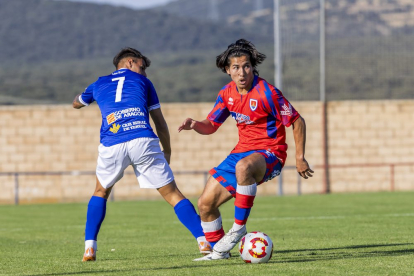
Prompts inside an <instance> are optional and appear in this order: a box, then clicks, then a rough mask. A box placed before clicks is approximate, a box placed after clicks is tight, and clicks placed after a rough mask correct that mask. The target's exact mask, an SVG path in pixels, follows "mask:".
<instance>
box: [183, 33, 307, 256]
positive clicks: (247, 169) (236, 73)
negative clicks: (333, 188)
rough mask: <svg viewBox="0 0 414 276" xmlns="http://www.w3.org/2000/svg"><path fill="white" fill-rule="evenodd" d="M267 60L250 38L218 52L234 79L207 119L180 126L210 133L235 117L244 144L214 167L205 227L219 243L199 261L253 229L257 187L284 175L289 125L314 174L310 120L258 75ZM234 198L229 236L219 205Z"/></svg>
mask: <svg viewBox="0 0 414 276" xmlns="http://www.w3.org/2000/svg"><path fill="white" fill-rule="evenodd" d="M265 58H266V56H265V55H264V54H262V53H260V52H258V51H257V50H256V48H255V46H254V45H253V44H252V43H251V42H249V41H247V40H245V39H239V40H238V41H236V43H233V44H231V45H229V46H228V48H227V50H226V51H224V52H223V53H222V54H220V55H219V56H217V60H216V65H217V67H218V68H220V69H221V70H222V71H223V72H224V73H227V74H228V75H230V77H231V79H232V81H231V82H230V83H229V84H227V85H226V86H224V87H223V88H222V90H221V91H220V93H219V95H218V97H217V100H216V103H215V105H214V108H213V110H212V111H211V112H210V114H208V116H207V119H205V120H203V121H196V120H193V119H191V118H187V119H185V120H184V122H183V123H182V124H181V125H180V126H179V128H178V131H181V130H191V129H193V130H195V131H196V132H198V133H200V134H204V135H208V134H212V133H214V132H216V131H217V129H218V128H219V127H220V126H221V125H222V124H223V123H224V121H225V120H226V119H227V118H228V117H229V116H231V117H233V119H235V120H236V123H237V128H238V131H239V142H238V143H237V145H236V147H235V148H234V149H233V150H232V151H231V153H230V155H229V156H227V158H226V159H225V160H224V161H223V162H222V163H221V164H220V165H218V166H217V167H215V168H213V169H211V170H210V174H211V177H210V178H209V180H208V182H207V185H206V187H205V189H204V191H203V193H202V195H201V197H200V198H199V200H198V209H199V212H200V216H201V225H202V227H203V231H204V233H205V235H206V238H207V241H209V242H210V244H212V245H214V247H213V252H212V253H211V254H209V255H206V256H204V257H202V258H199V259H195V261H205V260H218V259H227V258H229V256H230V254H229V252H230V250H231V249H233V248H234V246H235V245H236V244H237V243H238V242H239V241H240V239H241V238H242V237H243V236H244V235H245V234H246V233H247V230H246V222H247V219H248V217H249V214H250V210H251V208H252V206H253V202H254V199H255V196H256V191H257V186H258V185H260V184H262V183H263V182H266V181H268V180H270V179H272V178H274V177H276V176H278V175H279V174H280V172H281V170H282V168H283V166H284V164H285V161H286V157H287V155H286V150H287V144H286V133H285V127H289V126H291V125H292V127H293V136H294V140H295V144H296V168H297V171H298V173H299V174H300V175H301V176H302V177H303V178H305V179H307V178H308V177H311V176H312V173H313V171H312V170H311V169H310V168H309V165H308V162H307V161H306V159H305V141H306V125H305V121H304V120H303V118H302V117H301V116H300V115H299V113H298V112H297V111H296V110H295V109H294V108H293V106H292V105H291V104H290V103H289V101H288V100H286V98H285V97H284V96H283V94H282V92H281V91H280V90H278V89H277V88H276V87H274V86H273V85H271V84H269V83H268V82H267V81H265V80H264V79H262V78H260V77H259V76H258V75H259V74H258V71H257V69H256V66H257V65H258V64H260V63H262V62H263V60H264V59H265ZM232 197H234V198H235V202H234V205H235V218H234V224H233V227H232V228H231V229H230V231H229V232H228V233H227V234H224V231H223V226H222V219H221V215H220V211H219V207H220V206H221V205H222V204H223V203H225V202H227V201H228V200H230V199H231V198H232Z"/></svg>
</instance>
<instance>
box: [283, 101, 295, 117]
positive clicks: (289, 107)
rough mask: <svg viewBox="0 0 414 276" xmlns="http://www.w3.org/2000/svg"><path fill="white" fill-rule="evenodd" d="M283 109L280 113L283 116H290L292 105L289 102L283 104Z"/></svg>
mask: <svg viewBox="0 0 414 276" xmlns="http://www.w3.org/2000/svg"><path fill="white" fill-rule="evenodd" d="M282 108H283V110H284V111H281V112H280V114H282V115H285V116H292V113H293V112H292V106H291V105H290V104H289V106H287V105H286V104H283V106H282Z"/></svg>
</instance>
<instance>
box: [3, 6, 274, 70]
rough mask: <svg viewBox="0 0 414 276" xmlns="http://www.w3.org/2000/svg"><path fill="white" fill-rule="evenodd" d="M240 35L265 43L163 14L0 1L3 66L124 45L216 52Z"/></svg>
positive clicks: (106, 52)
mask: <svg viewBox="0 0 414 276" xmlns="http://www.w3.org/2000/svg"><path fill="white" fill-rule="evenodd" d="M241 36H248V37H250V39H256V40H257V39H260V40H263V39H264V40H265V38H263V37H261V36H259V35H256V34H254V33H253V34H249V33H245V32H244V30H243V29H242V28H237V27H223V26H221V25H220V24H214V23H209V24H206V23H201V22H198V21H197V20H194V19H188V18H179V17H177V16H174V15H170V14H167V13H165V12H161V11H152V10H138V11H137V10H132V9H128V8H121V7H114V6H110V5H96V4H87V3H76V2H66V1H52V0H30V1H27V0H13V1H9V0H0V46H1V47H0V48H1V51H0V60H1V61H2V64H8V63H9V64H15V63H17V62H19V63H25V64H27V63H34V62H37V63H38V62H44V61H54V62H56V61H65V60H70V59H91V58H98V57H112V56H113V55H114V54H115V53H116V52H117V51H119V50H120V49H121V48H123V47H125V46H131V47H135V48H138V49H140V50H141V51H143V52H144V53H158V52H175V51H178V50H180V51H182V50H190V49H198V50H205V49H216V48H221V47H223V46H227V45H228V43H229V42H230V41H233V40H235V39H237V38H239V37H241ZM268 41H270V39H268Z"/></svg>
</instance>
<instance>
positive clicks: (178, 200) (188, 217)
mask: <svg viewBox="0 0 414 276" xmlns="http://www.w3.org/2000/svg"><path fill="white" fill-rule="evenodd" d="M158 191H159V193H160V194H161V195H162V196H163V197H164V199H165V200H166V201H167V202H168V203H169V204H170V205H171V206H173V207H174V211H175V214H176V215H177V217H178V220H179V221H180V222H181V223H182V224H183V225H184V226H185V227H186V228H187V229H188V230H189V231H190V232H191V234H192V235H193V236H194V238H196V240H197V243H198V248H199V250H200V253H202V254H209V253H210V252H211V251H212V246H211V245H210V243H209V242H208V241H207V240H206V237H205V236H204V233H203V229H202V228H201V220H200V216H199V215H198V214H197V212H196V210H195V208H194V205H193V204H192V203H191V202H190V201H189V200H188V199H187V198H185V197H184V195H183V194H182V193H181V192H180V190H179V189H178V188H177V185H176V184H175V181H172V182H171V183H169V184H167V185H166V186H163V187H161V188H159V189H158Z"/></svg>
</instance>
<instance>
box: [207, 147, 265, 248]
mask: <svg viewBox="0 0 414 276" xmlns="http://www.w3.org/2000/svg"><path fill="white" fill-rule="evenodd" d="M265 173H266V159H265V157H264V156H263V155H262V154H261V153H253V154H251V155H249V156H247V157H245V158H243V159H241V160H239V161H238V162H237V164H236V179H237V187H236V200H235V201H234V205H235V207H234V208H235V212H234V224H233V227H232V228H231V229H230V231H229V232H228V233H227V234H226V235H224V237H223V238H222V239H221V240H219V241H218V242H217V243H216V245H215V246H214V248H213V250H214V251H217V252H220V253H223V252H229V251H230V250H232V249H233V248H234V247H235V246H236V245H237V243H238V242H239V241H240V240H241V238H243V236H244V235H246V234H247V230H246V222H247V219H248V217H249V214H250V210H251V208H252V207H253V202H254V199H255V197H256V193H257V182H258V181H259V180H261V179H263V176H264V175H265ZM252 183H253V184H252Z"/></svg>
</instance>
